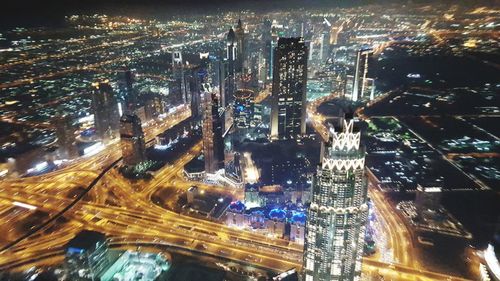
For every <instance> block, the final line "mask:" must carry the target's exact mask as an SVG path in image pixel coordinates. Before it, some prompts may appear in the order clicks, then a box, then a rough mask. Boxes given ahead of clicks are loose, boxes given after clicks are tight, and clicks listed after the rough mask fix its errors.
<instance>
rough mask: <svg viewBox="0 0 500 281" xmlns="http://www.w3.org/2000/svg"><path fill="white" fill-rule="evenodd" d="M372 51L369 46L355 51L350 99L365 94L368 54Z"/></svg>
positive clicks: (356, 98)
mask: <svg viewBox="0 0 500 281" xmlns="http://www.w3.org/2000/svg"><path fill="white" fill-rule="evenodd" d="M372 52H373V50H372V49H370V48H363V49H361V50H359V51H357V52H356V63H355V66H354V82H353V83H354V84H353V86H352V95H351V99H352V101H358V99H359V98H360V96H365V91H367V77H366V75H367V74H368V56H369V55H370V54H371V53H372Z"/></svg>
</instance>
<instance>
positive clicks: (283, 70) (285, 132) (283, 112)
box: [271, 38, 307, 140]
mask: <svg viewBox="0 0 500 281" xmlns="http://www.w3.org/2000/svg"><path fill="white" fill-rule="evenodd" d="M273 67H274V70H273V88H272V107H271V139H279V140H282V139H297V138H300V137H301V136H302V135H304V134H305V132H306V86H307V47H306V44H305V42H304V41H303V40H302V38H279V40H278V45H277V47H276V48H275V49H274V62H273Z"/></svg>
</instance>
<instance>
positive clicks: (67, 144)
mask: <svg viewBox="0 0 500 281" xmlns="http://www.w3.org/2000/svg"><path fill="white" fill-rule="evenodd" d="M55 125H56V136H57V145H58V146H59V151H60V152H61V154H62V155H61V156H62V157H64V158H68V159H73V158H75V157H77V156H78V149H77V147H76V135H75V131H76V128H75V126H73V119H72V118H71V116H70V115H67V114H63V115H61V116H59V117H57V118H56V119H55Z"/></svg>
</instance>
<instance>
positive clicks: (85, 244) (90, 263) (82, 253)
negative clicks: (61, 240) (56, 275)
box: [65, 230, 111, 281]
mask: <svg viewBox="0 0 500 281" xmlns="http://www.w3.org/2000/svg"><path fill="white" fill-rule="evenodd" d="M110 265H111V261H110V259H109V256H108V243H107V240H106V236H105V235H104V234H102V233H100V232H96V231H89V230H83V231H81V232H79V233H78V234H77V235H76V236H75V237H74V238H73V239H71V240H70V241H69V242H68V244H66V258H65V267H66V272H67V274H68V276H69V277H70V280H74V281H80V280H82V281H88V280H92V281H96V280H97V281H98V280H101V276H102V275H103V274H104V272H105V271H106V269H107V268H108V267H109V266H110Z"/></svg>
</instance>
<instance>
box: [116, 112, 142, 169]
mask: <svg viewBox="0 0 500 281" xmlns="http://www.w3.org/2000/svg"><path fill="white" fill-rule="evenodd" d="M120 142H121V148H122V156H123V164H125V165H126V166H135V165H137V164H139V163H141V162H143V161H145V160H146V145H145V142H144V133H143V132H142V127H141V119H139V117H137V115H135V114H123V116H122V117H121V118H120Z"/></svg>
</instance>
